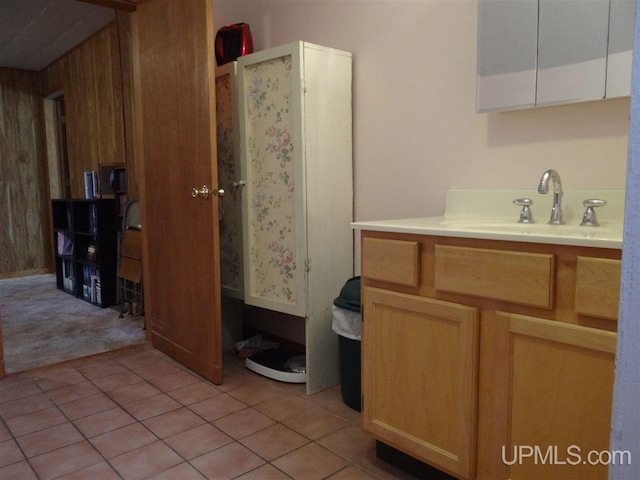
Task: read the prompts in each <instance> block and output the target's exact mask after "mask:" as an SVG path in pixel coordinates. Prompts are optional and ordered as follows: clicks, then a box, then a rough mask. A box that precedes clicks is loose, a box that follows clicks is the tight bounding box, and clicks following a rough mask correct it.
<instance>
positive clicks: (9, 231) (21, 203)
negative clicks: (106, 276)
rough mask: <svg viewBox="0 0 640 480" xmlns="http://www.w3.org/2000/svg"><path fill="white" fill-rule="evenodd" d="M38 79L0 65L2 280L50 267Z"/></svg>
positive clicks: (49, 235)
mask: <svg viewBox="0 0 640 480" xmlns="http://www.w3.org/2000/svg"><path fill="white" fill-rule="evenodd" d="M39 86H40V85H39V77H38V74H36V73H34V72H27V71H23V70H13V69H7V68H0V278H3V277H8V276H16V275H24V274H27V273H41V272H44V271H50V270H51V268H52V257H51V252H52V246H51V242H52V234H51V229H50V225H49V193H48V192H49V189H48V183H47V165H46V157H45V154H44V148H43V146H44V143H43V138H44V133H43V122H42V110H41V96H40V88H39Z"/></svg>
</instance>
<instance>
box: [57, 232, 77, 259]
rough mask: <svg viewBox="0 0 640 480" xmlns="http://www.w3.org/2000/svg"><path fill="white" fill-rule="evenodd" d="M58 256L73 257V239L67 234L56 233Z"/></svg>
mask: <svg viewBox="0 0 640 480" xmlns="http://www.w3.org/2000/svg"><path fill="white" fill-rule="evenodd" d="M56 236H57V239H58V255H73V239H72V237H71V236H70V235H68V234H67V233H65V232H56Z"/></svg>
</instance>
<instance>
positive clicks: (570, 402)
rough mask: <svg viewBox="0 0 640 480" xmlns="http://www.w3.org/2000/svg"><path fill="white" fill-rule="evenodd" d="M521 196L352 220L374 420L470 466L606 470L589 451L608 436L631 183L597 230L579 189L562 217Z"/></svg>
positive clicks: (483, 472)
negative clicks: (526, 213) (586, 222)
mask: <svg viewBox="0 0 640 480" xmlns="http://www.w3.org/2000/svg"><path fill="white" fill-rule="evenodd" d="M476 193H478V192H476ZM515 193H516V192H509V193H505V192H499V191H497V192H491V193H483V194H482V195H484V197H483V198H484V199H488V200H486V201H485V200H483V199H480V200H477V199H475V200H473V201H469V200H470V198H469V195H470V192H455V191H451V192H449V193H448V198H447V214H445V216H443V217H432V218H422V219H405V220H397V221H393V220H392V221H381V222H360V223H355V224H353V226H354V228H355V229H357V230H360V231H361V255H362V257H361V258H362V265H361V271H362V309H363V324H362V342H363V343H362V351H363V356H362V377H363V385H362V391H363V427H364V429H365V430H366V431H367V432H369V433H371V434H373V435H374V436H375V438H376V439H378V440H380V441H382V442H383V443H385V444H387V445H390V446H391V447H393V448H396V449H398V450H400V451H402V452H404V453H407V454H409V455H411V456H413V457H415V458H417V459H419V460H421V461H423V462H425V463H427V464H430V465H432V466H434V467H436V468H439V469H441V470H443V471H445V472H447V473H449V474H451V475H454V476H456V477H459V478H464V479H471V478H486V479H507V478H514V479H516V478H517V479H524V478H531V479H533V478H583V479H587V478H606V476H607V467H606V465H604V464H602V465H591V464H590V462H591V461H592V460H593V459H594V458H595V459H597V456H595V454H594V455H593V456H592V457H591V458H588V455H589V452H591V451H596V452H601V451H606V450H607V449H608V446H609V428H610V418H611V403H612V392H613V378H614V359H615V346H616V333H615V331H616V319H617V310H618V299H619V289H620V267H621V262H620V259H621V245H622V226H621V225H622V222H621V219H622V210H623V209H622V208H620V207H621V205H622V203H623V193H622V192H608V193H607V194H606V195H608V197H609V199H610V200H611V207H612V208H611V210H610V211H609V212H607V214H608V215H609V216H607V215H605V211H604V210H603V211H602V213H601V215H600V216H601V219H602V220H601V226H600V227H579V226H577V225H579V223H580V220H579V218H578V217H579V216H580V215H579V214H581V212H578V210H579V209H581V206H579V205H580V203H577V199H578V198H580V197H582V196H585V193H584V192H580V193H578V192H575V193H574V194H572V195H566V196H565V199H566V200H567V201H568V202H567V203H566V205H567V208H566V211H565V215H566V218H567V225H560V226H559V225H553V226H552V225H547V224H546V221H547V218H546V217H547V211H546V208H545V209H544V211H542V209H538V211H537V212H536V213H537V217H538V218H537V219H536V220H537V221H539V222H540V223H535V224H532V225H522V224H518V223H517V210H509V208H512V209H513V208H514V207H513V206H511V205H509V204H510V199H509V196H512V197H513V198H515V197H516V196H521V195H514V194H515ZM566 193H567V194H569V192H566ZM487 195H488V197H487ZM587 195H588V196H592V195H591V194H587ZM471 196H473V192H471ZM500 196H503V197H504V198H500ZM602 196H604V195H602ZM614 197H615V198H614ZM499 198H500V199H499ZM534 198H535V197H534ZM585 198H588V197H587V196H585ZM503 200H504V202H503ZM572 202H573V203H572ZM502 204H506V205H507V206H508V207H507V208H506V209H505V210H504V211H501V212H500V213H498V212H495V215H493V216H491V217H490V218H489V216H487V215H486V212H487V211H491V209H492V208H494V207H495V205H502ZM576 204H577V205H578V206H574V205H576ZM458 207H464V208H458ZM505 212H506V215H505ZM481 214H483V215H484V217H481ZM509 215H511V217H512V218H510V217H509ZM605 218H607V220H603V219H605ZM576 219H577V223H576ZM598 229H600V230H598ZM529 454H530V455H529ZM583 462H584V463H583ZM593 463H597V462H593Z"/></svg>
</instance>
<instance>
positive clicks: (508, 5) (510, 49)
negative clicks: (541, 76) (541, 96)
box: [476, 0, 538, 112]
mask: <svg viewBox="0 0 640 480" xmlns="http://www.w3.org/2000/svg"><path fill="white" fill-rule="evenodd" d="M537 50H538V0H522V1H519V2H513V1H510V0H479V2H478V72H477V84H476V87H477V92H476V101H477V105H476V106H477V110H478V112H487V111H491V110H507V109H518V108H527V107H533V106H535V104H536V62H537Z"/></svg>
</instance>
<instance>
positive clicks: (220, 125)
mask: <svg viewBox="0 0 640 480" xmlns="http://www.w3.org/2000/svg"><path fill="white" fill-rule="evenodd" d="M216 134H217V142H218V184H219V185H220V186H221V187H222V188H223V189H224V191H225V194H224V197H222V198H220V202H219V203H220V215H219V218H220V282H221V284H222V293H223V294H224V295H227V296H229V297H233V298H240V299H242V297H243V294H244V291H243V280H242V276H243V271H242V269H243V267H242V197H241V194H242V192H241V184H240V183H239V182H240V146H239V133H238V101H237V96H236V62H230V63H226V64H224V65H222V66H220V67H217V68H216Z"/></svg>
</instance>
